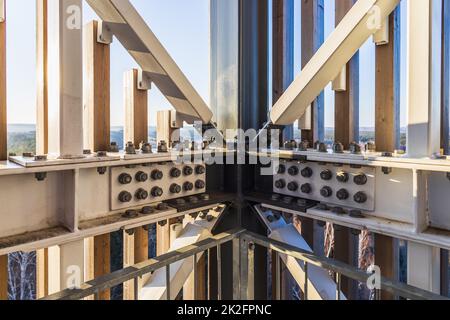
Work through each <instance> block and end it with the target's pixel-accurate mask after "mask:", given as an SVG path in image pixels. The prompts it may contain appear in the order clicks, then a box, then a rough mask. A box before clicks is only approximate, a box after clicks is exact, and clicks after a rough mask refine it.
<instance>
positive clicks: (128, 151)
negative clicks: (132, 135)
mask: <svg viewBox="0 0 450 320" xmlns="http://www.w3.org/2000/svg"><path fill="white" fill-rule="evenodd" d="M125 152H126V154H136V148H135V146H134V143H133V142H131V141H129V142H128V143H127V145H126V147H125Z"/></svg>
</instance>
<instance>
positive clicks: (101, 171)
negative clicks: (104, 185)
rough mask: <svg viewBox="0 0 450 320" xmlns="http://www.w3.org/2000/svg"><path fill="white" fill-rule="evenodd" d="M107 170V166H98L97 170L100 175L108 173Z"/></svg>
mask: <svg viewBox="0 0 450 320" xmlns="http://www.w3.org/2000/svg"><path fill="white" fill-rule="evenodd" d="M106 171H107V168H106V167H98V168H97V172H98V174H99V175H104V174H105V173H106Z"/></svg>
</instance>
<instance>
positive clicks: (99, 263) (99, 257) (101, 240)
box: [88, 233, 111, 300]
mask: <svg viewBox="0 0 450 320" xmlns="http://www.w3.org/2000/svg"><path fill="white" fill-rule="evenodd" d="M110 272H111V235H110V234H109V233H108V234H104V235H101V236H96V237H94V279H96V278H98V277H101V276H103V275H107V274H109V273H110ZM88 296H89V295H88ZM98 298H99V299H100V300H109V299H110V298H111V291H110V290H109V288H108V289H107V290H103V291H100V292H99V293H98Z"/></svg>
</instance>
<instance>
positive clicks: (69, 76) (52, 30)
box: [48, 0, 83, 158]
mask: <svg viewBox="0 0 450 320" xmlns="http://www.w3.org/2000/svg"><path fill="white" fill-rule="evenodd" d="M48 10H49V11H48V13H49V20H48V23H49V24H48V70H49V74H48V84H49V87H48V96H49V101H48V112H49V122H48V123H49V127H48V130H49V131H48V132H49V134H48V137H49V142H48V143H49V153H51V154H55V155H58V156H60V157H61V158H80V157H83V68H82V65H83V61H82V60H83V52H82V21H83V17H82V2H81V0H60V1H50V2H49V3H48Z"/></svg>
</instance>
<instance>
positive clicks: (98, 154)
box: [97, 151, 108, 158]
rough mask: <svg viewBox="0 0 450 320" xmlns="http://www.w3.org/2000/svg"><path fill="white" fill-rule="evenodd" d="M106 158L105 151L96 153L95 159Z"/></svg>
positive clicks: (106, 153)
mask: <svg viewBox="0 0 450 320" xmlns="http://www.w3.org/2000/svg"><path fill="white" fill-rule="evenodd" d="M107 156H108V152H107V151H98V152H97V158H105V157H107Z"/></svg>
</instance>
